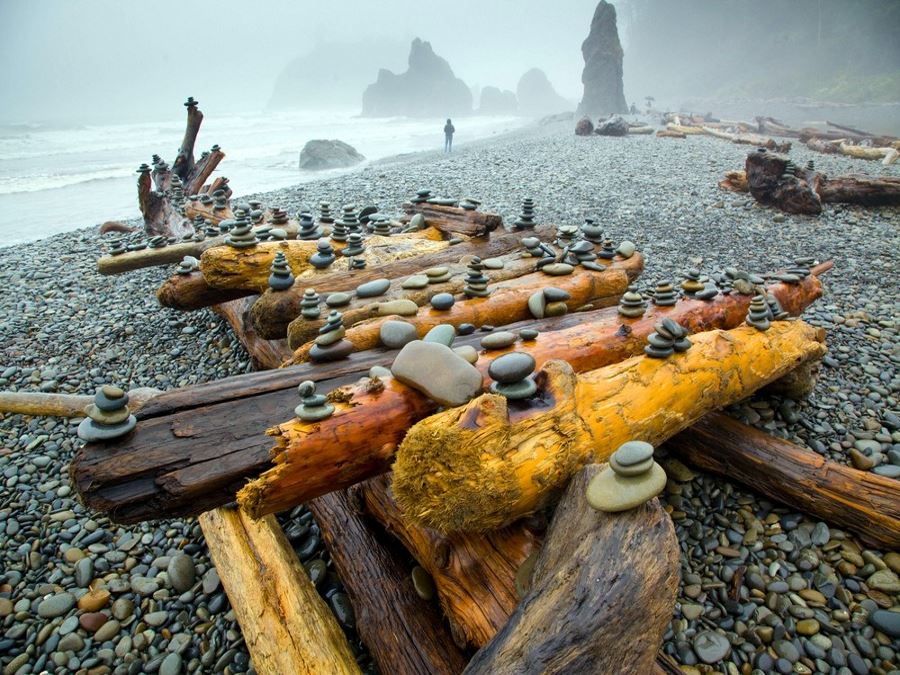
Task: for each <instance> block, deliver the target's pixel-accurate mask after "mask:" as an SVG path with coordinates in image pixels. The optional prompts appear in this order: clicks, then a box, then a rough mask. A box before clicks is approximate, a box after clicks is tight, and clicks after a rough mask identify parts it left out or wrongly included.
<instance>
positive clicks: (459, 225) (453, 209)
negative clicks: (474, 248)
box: [400, 202, 527, 237]
mask: <svg viewBox="0 0 900 675" xmlns="http://www.w3.org/2000/svg"><path fill="white" fill-rule="evenodd" d="M400 208H402V209H403V212H404V214H405V215H404V216H403V218H401V220H402V221H403V222H409V220H410V219H411V218H412V216H413V215H415V214H417V213H421V214H422V215H423V216H424V217H425V224H426V225H429V226H431V227H434V228H437V229H438V230H441V231H442V232H446V233H447V234H464V235H467V236H469V237H486V236H488V235H490V233H491V232H493V231H494V230H496V229H497V228H498V227H500V226H502V225H503V218H502V217H500V216H499V215H497V214H496V213H487V212H485V211H477V210H468V209H463V208H459V207H457V206H444V205H441V204H429V203H427V202H422V203H419V204H414V203H412V202H405V203H404V204H403V205H402V206H401V207H400ZM523 236H527V235H523Z"/></svg>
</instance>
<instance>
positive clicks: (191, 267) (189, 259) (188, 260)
mask: <svg viewBox="0 0 900 675" xmlns="http://www.w3.org/2000/svg"><path fill="white" fill-rule="evenodd" d="M198 269H200V261H199V260H197V259H196V258H195V257H194V256H191V255H186V256H184V257H183V258H182V259H181V262H180V263H178V267H177V268H176V269H175V273H176V274H183V275H186V274H190V273H191V272H194V271H196V270H198Z"/></svg>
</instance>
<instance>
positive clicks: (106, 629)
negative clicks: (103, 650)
mask: <svg viewBox="0 0 900 675" xmlns="http://www.w3.org/2000/svg"><path fill="white" fill-rule="evenodd" d="M121 628H122V624H120V623H119V622H118V621H117V620H116V619H110V620H109V621H107V622H106V623H104V624H103V625H102V626H100V628H99V629H98V630H97V632H96V633H94V643H95V644H101V643H103V642H106V641H107V640H112V639H113V638H114V637H115V636H116V634H117V633H118V632H119V630H120V629H121Z"/></svg>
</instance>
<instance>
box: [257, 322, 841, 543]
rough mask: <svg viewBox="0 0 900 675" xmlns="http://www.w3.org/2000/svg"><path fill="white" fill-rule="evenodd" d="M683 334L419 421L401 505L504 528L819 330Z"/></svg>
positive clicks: (466, 526) (751, 387)
mask: <svg viewBox="0 0 900 675" xmlns="http://www.w3.org/2000/svg"><path fill="white" fill-rule="evenodd" d="M690 339H691V342H692V343H693V345H692V346H691V348H690V349H689V350H688V351H686V352H684V353H682V354H675V355H674V356H672V357H669V358H667V359H652V358H649V357H646V356H637V357H633V358H630V359H626V360H625V361H621V362H619V363H615V364H612V365H609V366H605V367H603V368H598V369H597V370H592V371H588V372H586V373H583V374H581V375H577V376H576V374H575V372H574V371H573V370H572V368H571V366H570V365H569V364H568V363H566V362H565V361H550V362H548V363H547V364H545V366H544V368H543V369H542V371H540V372H539V373H538V375H537V378H536V379H537V382H538V394H537V395H536V396H535V398H534V399H528V400H526V401H508V400H507V399H506V398H504V397H503V396H499V395H496V394H484V395H482V396H480V397H478V398H476V399H474V400H472V401H470V402H469V403H468V404H467V405H465V406H460V407H458V408H451V409H448V410H445V411H443V412H441V413H438V414H435V415H432V416H431V417H428V418H426V419H424V420H422V421H421V422H418V423H417V424H416V425H415V426H413V427H412V428H411V429H410V430H409V431H408V432H407V433H406V436H405V437H404V439H403V442H402V443H401V444H400V447H399V449H398V451H397V455H396V459H395V461H394V465H393V470H394V481H393V491H394V496H395V497H396V499H397V503H398V504H399V505H400V508H401V510H403V512H404V513H406V514H407V515H408V516H409V517H410V518H412V519H414V520H417V521H419V522H421V523H422V524H424V525H427V526H429V527H433V528H434V529H436V530H438V531H440V532H458V531H485V530H489V529H492V528H496V527H503V526H504V525H507V524H509V523H511V522H513V521H514V520H515V519H516V518H519V517H521V516H524V515H527V514H529V513H531V512H533V511H535V510H536V509H539V508H541V507H543V506H544V505H545V504H546V503H547V502H548V500H550V499H552V497H553V494H554V492H555V491H556V490H558V489H560V488H561V487H562V486H563V485H565V483H566V481H567V480H568V479H569V478H570V477H571V476H572V475H573V474H574V473H575V472H576V471H577V470H578V469H579V468H580V467H581V466H582V465H584V464H585V463H587V462H589V461H591V460H597V461H602V460H605V459H606V458H608V457H609V456H610V455H611V454H612V453H613V452H614V451H615V450H616V448H618V447H619V446H620V445H621V444H622V443H624V442H625V441H628V440H632V439H639V440H644V441H647V442H648V443H650V444H651V445H658V444H659V443H661V442H662V441H664V440H666V439H667V438H670V437H671V436H673V435H674V434H676V433H678V432H679V431H681V430H683V429H686V428H687V427H689V426H690V425H691V424H693V423H694V422H695V421H697V420H698V419H700V418H701V417H702V416H703V415H705V414H706V413H708V412H711V411H713V410H717V409H719V408H721V407H723V406H726V405H729V404H730V403H734V402H736V401H738V400H740V399H742V398H745V397H747V396H749V395H750V394H752V393H753V392H755V391H756V390H757V389H759V388H761V387H763V386H765V385H766V384H769V383H771V382H774V381H775V380H777V379H779V378H780V377H782V376H783V375H784V374H785V373H787V372H788V371H790V370H792V369H793V368H795V367H796V366H797V365H799V364H801V363H804V362H806V361H809V360H811V359H813V360H818V359H821V357H822V356H823V355H824V353H825V346H824V344H823V341H824V331H822V330H821V329H817V328H814V327H812V326H810V325H808V324H806V323H804V322H802V321H776V322H773V323H772V325H771V327H770V328H769V329H768V330H767V331H758V330H756V329H755V328H752V327H750V326H743V327H740V328H734V329H732V330H729V331H723V330H714V331H709V332H706V333H698V334H696V335H691V338H690ZM251 485H252V484H251ZM245 490H246V488H245Z"/></svg>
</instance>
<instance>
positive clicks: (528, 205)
mask: <svg viewBox="0 0 900 675" xmlns="http://www.w3.org/2000/svg"><path fill="white" fill-rule="evenodd" d="M513 225H515V226H516V229H519V230H531V229H533V228H534V200H533V199H532V198H531V197H526V198H525V199H523V200H522V213H521V215H520V216H519V219H518V220H516V222H515V223H513Z"/></svg>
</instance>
